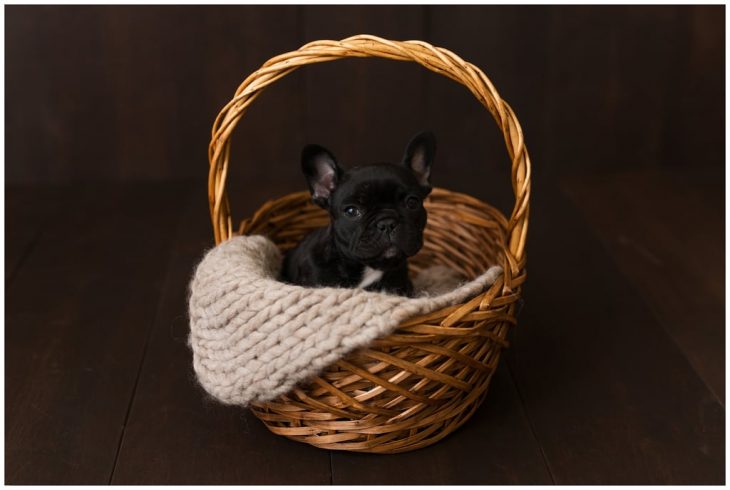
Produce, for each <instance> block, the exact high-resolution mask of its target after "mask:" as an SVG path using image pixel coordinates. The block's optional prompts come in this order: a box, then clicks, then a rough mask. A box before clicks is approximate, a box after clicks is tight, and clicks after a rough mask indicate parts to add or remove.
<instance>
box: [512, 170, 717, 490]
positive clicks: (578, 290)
mask: <svg viewBox="0 0 730 490" xmlns="http://www.w3.org/2000/svg"><path fill="white" fill-rule="evenodd" d="M555 189H556V185H555V184H552V185H550V184H549V183H543V185H542V186H541V192H539V193H535V194H533V203H532V206H531V208H532V219H531V226H530V233H531V236H530V240H529V241H528V257H529V258H530V260H529V275H530V277H529V279H528V281H527V283H526V290H525V298H526V303H525V305H526V306H525V309H524V311H523V314H522V318H521V327H520V328H519V329H517V330H515V332H514V334H515V335H514V347H513V349H510V351H508V358H509V360H510V366H511V368H512V372H513V373H514V375H515V381H516V383H517V386H518V387H519V391H520V393H521V395H522V398H523V400H524V402H525V408H526V410H527V413H528V416H529V418H530V420H531V422H532V426H533V428H534V431H535V434H536V436H537V438H538V440H539V441H540V444H541V446H542V448H543V450H544V453H545V456H546V458H547V462H548V464H549V467H550V469H551V472H552V474H553V476H554V478H555V481H556V483H559V484H625V483H631V484H722V483H723V482H724V479H725V476H724V462H725V446H724V434H725V413H724V409H723V407H722V406H721V405H720V403H719V402H718V401H717V399H716V397H715V396H714V395H713V394H712V393H711V392H710V391H709V390H708V389H707V388H706V386H705V384H704V383H703V382H702V380H701V379H700V378H699V377H698V376H697V374H696V373H695V371H694V369H693V368H692V366H691V365H690V364H689V363H688V362H687V360H686V358H685V357H684V355H683V354H682V352H681V351H680V350H679V349H678V347H677V345H676V344H675V342H674V341H673V340H672V339H671V338H670V337H669V336H668V335H667V333H666V332H665V331H664V329H663V327H662V326H661V325H660V324H659V323H658V321H657V320H656V318H655V317H654V315H653V314H652V312H651V311H650V309H649V308H648V307H647V306H646V304H645V303H644V301H643V298H642V296H641V294H640V292H639V291H638V290H637V289H636V288H634V287H633V286H632V284H631V283H630V282H629V281H628V280H627V279H626V278H625V277H624V276H622V275H621V274H620V272H619V271H618V270H617V269H616V266H615V264H614V263H613V261H612V260H611V258H610V256H609V255H608V254H607V253H606V252H605V250H604V249H603V248H602V246H601V244H600V242H599V241H598V240H597V239H596V238H595V237H594V236H593V235H592V233H591V231H590V228H589V227H588V226H587V225H586V223H585V221H584V220H583V218H582V217H581V215H580V213H579V212H578V211H577V210H576V209H575V208H574V207H572V206H571V205H570V204H569V202H568V201H567V200H566V199H565V197H562V196H561V195H559V194H557V192H556V190H555Z"/></svg>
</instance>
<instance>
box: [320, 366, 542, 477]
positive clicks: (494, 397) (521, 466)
mask: <svg viewBox="0 0 730 490" xmlns="http://www.w3.org/2000/svg"><path fill="white" fill-rule="evenodd" d="M332 468H333V474H332V483H334V484H337V485H495V484H499V485H513V484H518V485H535V484H542V485H545V484H550V483H552V480H551V478H550V474H549V472H548V469H547V467H546V466H545V461H544V460H543V458H542V454H541V452H540V448H539V446H538V444H537V441H535V439H534V437H533V435H532V433H531V431H530V427H529V423H528V421H527V419H526V418H525V413H524V410H523V408H522V404H521V402H520V400H519V397H518V394H517V391H516V389H515V386H514V383H513V382H512V379H511V377H510V374H509V372H508V370H507V366H506V365H505V363H504V360H502V363H501V364H500V367H499V368H498V369H497V372H496V373H495V375H494V378H493V379H492V385H491V386H490V388H489V394H488V395H487V397H486V399H485V400H484V403H483V404H482V406H481V407H480V408H479V409H477V411H476V412H475V413H474V416H473V417H472V419H471V420H469V421H468V422H467V423H466V424H464V426H462V427H461V428H460V429H459V430H457V431H456V432H455V433H453V434H451V435H449V436H447V437H446V438H445V439H443V440H441V441H439V442H437V443H436V444H434V445H433V446H430V447H427V448H424V449H419V450H417V451H413V452H410V453H403V454H389V455H372V454H357V453H345V452H336V453H333V454H332Z"/></svg>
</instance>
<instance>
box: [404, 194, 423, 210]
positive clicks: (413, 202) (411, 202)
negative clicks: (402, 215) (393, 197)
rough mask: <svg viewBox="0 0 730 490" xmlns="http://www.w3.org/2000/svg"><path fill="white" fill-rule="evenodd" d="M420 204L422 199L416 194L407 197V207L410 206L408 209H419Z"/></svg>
mask: <svg viewBox="0 0 730 490" xmlns="http://www.w3.org/2000/svg"><path fill="white" fill-rule="evenodd" d="M420 205H421V200H420V199H418V198H417V197H415V196H408V198H407V199H406V207H408V209H418V206H420Z"/></svg>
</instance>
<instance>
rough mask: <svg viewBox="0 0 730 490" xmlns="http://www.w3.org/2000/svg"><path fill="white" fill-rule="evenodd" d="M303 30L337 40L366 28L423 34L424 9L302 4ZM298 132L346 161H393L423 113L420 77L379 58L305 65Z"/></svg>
mask: <svg viewBox="0 0 730 490" xmlns="http://www.w3.org/2000/svg"><path fill="white" fill-rule="evenodd" d="M301 9H302V24H303V36H304V39H306V40H307V41H314V40H316V39H335V40H339V39H343V38H346V37H350V36H352V35H355V34H373V35H376V36H380V37H384V38H386V39H397V40H406V39H422V38H423V37H424V30H423V28H424V17H423V16H424V8H423V7H422V6H403V5H400V6H394V5H378V6H372V5H370V6H365V5H346V6H343V5H340V6H336V7H332V6H318V5H308V6H303V7H301ZM304 70H305V71H304V73H305V95H306V99H305V103H306V121H305V124H304V134H305V139H306V141H307V142H308V143H317V144H320V145H323V146H325V147H327V148H329V149H330V150H331V151H332V152H333V153H334V155H335V156H336V157H337V158H338V160H339V161H340V163H341V164H342V165H343V166H345V167H348V166H353V165H359V164H363V163H372V162H383V161H391V162H397V161H400V159H401V158H402V156H403V151H404V150H405V147H406V145H407V143H408V141H409V140H410V138H411V137H412V136H414V135H415V134H417V133H418V132H420V131H422V130H425V129H429V127H428V124H427V123H428V121H425V120H424V117H423V116H424V114H425V100H424V96H425V93H424V91H423V79H424V77H425V76H426V75H427V71H426V70H425V69H423V68H421V67H420V66H418V65H416V64H415V63H403V62H396V61H391V60H384V59H378V58H368V59H345V60H340V61H337V62H330V63H321V64H317V65H311V66H307V67H305V68H304Z"/></svg>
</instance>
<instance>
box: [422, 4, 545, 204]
mask: <svg viewBox="0 0 730 490" xmlns="http://www.w3.org/2000/svg"><path fill="white" fill-rule="evenodd" d="M553 8H554V7H553ZM550 12H551V8H548V7H544V6H534V5H531V6H515V5H469V6H458V7H455V6H450V5H440V6H436V5H434V6H428V7H427V17H426V21H427V24H426V31H427V39H428V40H429V41H430V42H431V43H433V44H435V45H437V46H441V47H444V48H446V49H449V50H451V51H453V52H454V53H455V54H457V55H458V56H460V57H461V58H462V59H464V60H465V61H468V62H470V63H472V64H474V65H475V66H477V67H478V68H480V69H481V70H482V71H483V72H484V73H485V75H486V76H487V77H488V78H489V79H490V80H491V81H492V83H493V84H494V86H495V87H496V89H497V91H498V92H499V94H500V96H501V97H502V98H503V99H504V100H505V101H507V102H508V103H509V104H510V106H511V107H512V108H513V110H514V112H515V114H516V115H517V117H518V119H519V121H520V124H521V126H522V129H523V132H524V134H525V141H526V144H527V148H528V151H529V153H530V156H531V158H532V159H533V160H534V161H536V162H541V163H542V164H541V165H536V167H535V169H534V170H535V172H537V173H542V172H543V171H544V170H545V166H544V157H543V155H544V154H545V151H546V148H545V145H546V142H545V132H544V128H543V125H544V119H545V117H546V116H545V108H546V105H547V100H548V97H546V96H545V85H546V81H547V71H548V63H549V62H548V60H549V59H550V60H551V61H552V59H551V58H550V56H551V55H552V53H549V52H548V49H547V46H548V43H547V42H546V40H547V30H548V20H549V18H550ZM454 26H458V28H454ZM425 82H426V105H427V112H426V120H427V121H428V123H429V125H430V126H432V127H433V129H434V131H435V133H436V136H437V138H438V141H439V151H438V156H437V161H436V165H434V179H436V181H437V182H438V183H439V184H438V185H441V186H444V187H447V188H449V189H454V190H458V191H461V192H466V193H468V194H471V195H473V196H476V197H479V198H480V199H484V200H486V201H488V202H490V203H491V204H493V205H496V206H497V207H498V208H499V209H501V210H502V211H503V212H505V213H506V214H507V216H509V213H510V212H511V210H512V204H513V199H511V198H510V199H507V200H504V199H501V197H502V196H504V195H506V193H503V192H501V189H503V188H507V189H509V188H510V182H511V172H510V170H511V162H510V159H509V155H508V153H507V150H506V148H505V143H504V136H503V135H502V133H501V132H500V131H499V129H498V128H497V125H496V123H495V122H494V120H493V119H492V116H491V115H490V114H489V111H488V110H487V109H486V108H485V107H483V106H482V105H481V104H480V103H479V101H478V100H477V99H476V98H475V97H474V96H473V95H472V94H471V92H469V90H468V89H467V88H466V87H463V86H462V85H460V84H458V83H456V82H454V81H452V80H450V79H448V78H446V77H442V76H439V75H437V74H429V76H428V77H427V78H426V79H425Z"/></svg>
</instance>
